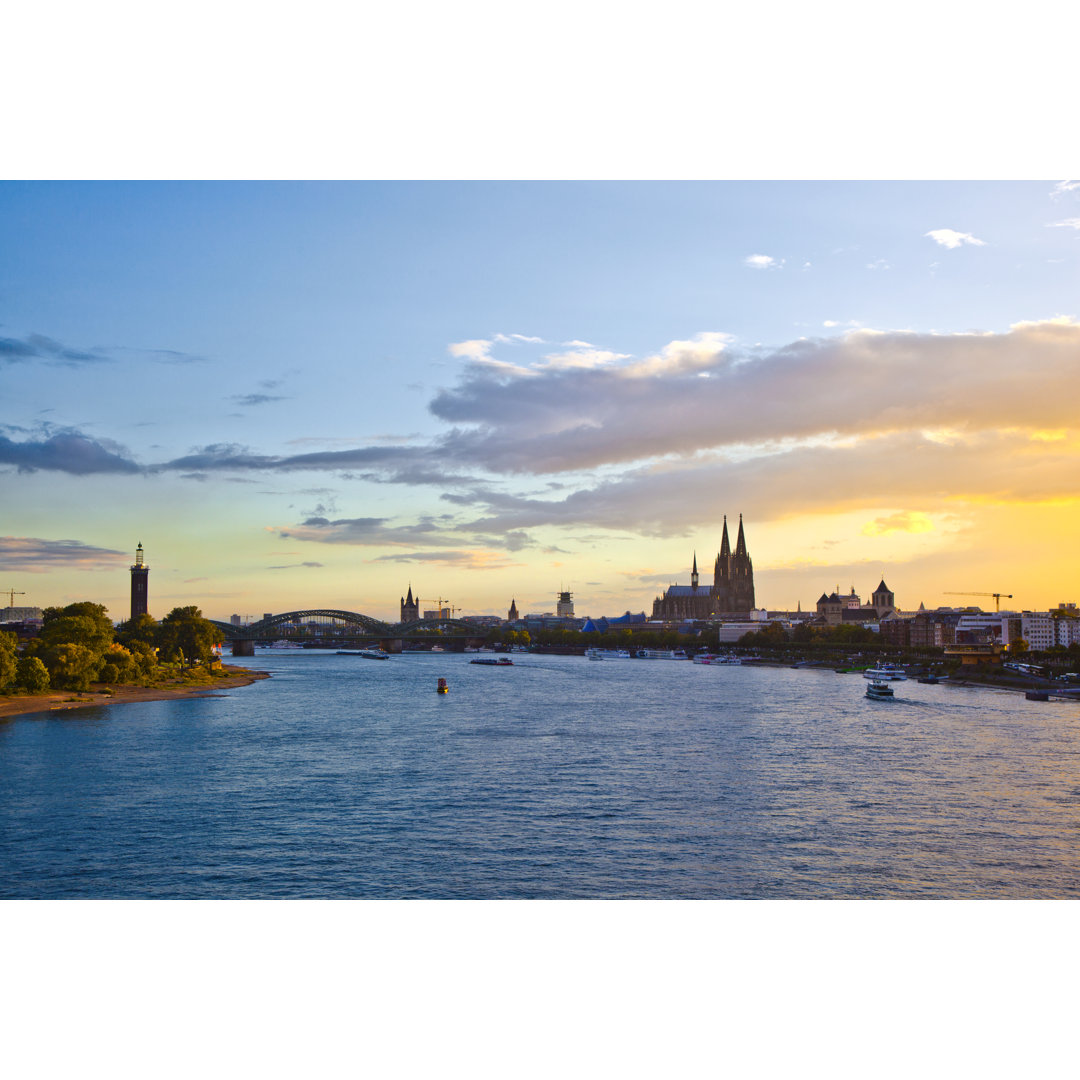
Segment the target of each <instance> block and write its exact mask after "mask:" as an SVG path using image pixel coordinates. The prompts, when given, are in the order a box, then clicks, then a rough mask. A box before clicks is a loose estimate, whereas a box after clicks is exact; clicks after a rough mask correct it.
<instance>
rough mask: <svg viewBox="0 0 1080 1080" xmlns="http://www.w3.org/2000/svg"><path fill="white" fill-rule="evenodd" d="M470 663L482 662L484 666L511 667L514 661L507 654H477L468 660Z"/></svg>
mask: <svg viewBox="0 0 1080 1080" xmlns="http://www.w3.org/2000/svg"><path fill="white" fill-rule="evenodd" d="M469 663H470V664H483V665H484V667H513V666H514V661H513V660H511V659H510V657H509V656H500V657H494V656H478V657H476V659H475V660H470V661H469Z"/></svg>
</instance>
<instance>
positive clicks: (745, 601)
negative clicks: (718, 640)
mask: <svg viewBox="0 0 1080 1080" xmlns="http://www.w3.org/2000/svg"><path fill="white" fill-rule="evenodd" d="M731 609H732V610H733V611H752V610H753V609H754V564H753V562H751V560H750V553H749V552H748V551H747V550H746V537H745V536H744V535H743V521H742V514H740V515H739V538H738V540H736V541H735V554H734V555H733V556H732V558H731Z"/></svg>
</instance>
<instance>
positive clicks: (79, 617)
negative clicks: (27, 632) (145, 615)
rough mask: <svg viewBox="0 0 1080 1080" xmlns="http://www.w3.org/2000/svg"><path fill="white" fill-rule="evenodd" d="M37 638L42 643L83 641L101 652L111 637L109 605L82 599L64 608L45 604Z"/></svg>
mask: <svg viewBox="0 0 1080 1080" xmlns="http://www.w3.org/2000/svg"><path fill="white" fill-rule="evenodd" d="M42 621H43V623H44V625H43V626H42V629H41V633H40V634H39V635H38V639H39V640H40V641H41V642H42V643H43V644H45V645H63V644H73V645H85V646H86V647H87V648H89V649H94V650H96V651H97V652H99V653H103V652H104V651H105V650H106V649H107V648H108V647H109V645H110V644H112V640H113V634H114V631H113V624H112V620H111V619H110V618H109V615H108V608H106V607H104V606H103V605H101V604H91V603H89V602H87V601H83V602H80V603H77V604H68V606H67V607H65V608H55V607H52V608H46V609H45V611H44V612H43V615H42Z"/></svg>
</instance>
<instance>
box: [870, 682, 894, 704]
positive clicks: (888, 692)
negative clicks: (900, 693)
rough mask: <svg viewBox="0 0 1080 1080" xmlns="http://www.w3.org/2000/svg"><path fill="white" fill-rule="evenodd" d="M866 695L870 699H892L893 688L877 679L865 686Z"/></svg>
mask: <svg viewBox="0 0 1080 1080" xmlns="http://www.w3.org/2000/svg"><path fill="white" fill-rule="evenodd" d="M866 696H867V697H868V698H869V699H870V700H871V701H892V700H893V696H894V695H893V688H892V687H891V686H890V685H889V684H888V683H887V682H882V681H881V680H880V679H877V680H875V681H874V682H872V683H871V684H870V685H869V686H868V687H867V688H866Z"/></svg>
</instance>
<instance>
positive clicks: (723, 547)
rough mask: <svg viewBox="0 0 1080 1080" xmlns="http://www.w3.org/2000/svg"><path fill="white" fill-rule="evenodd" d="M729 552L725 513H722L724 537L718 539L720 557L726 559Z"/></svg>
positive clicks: (729, 543) (729, 544) (729, 545)
mask: <svg viewBox="0 0 1080 1080" xmlns="http://www.w3.org/2000/svg"><path fill="white" fill-rule="evenodd" d="M730 554H731V542H730V541H729V540H728V535H727V514H725V515H724V538H723V539H722V540H721V541H720V558H721V559H726V558H727V557H728V556H729V555H730Z"/></svg>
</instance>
